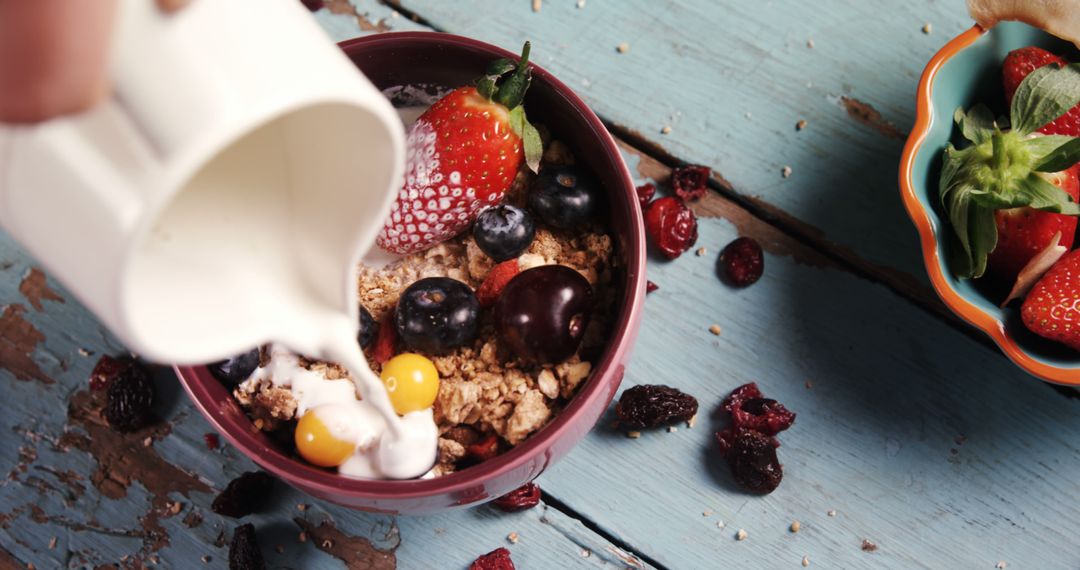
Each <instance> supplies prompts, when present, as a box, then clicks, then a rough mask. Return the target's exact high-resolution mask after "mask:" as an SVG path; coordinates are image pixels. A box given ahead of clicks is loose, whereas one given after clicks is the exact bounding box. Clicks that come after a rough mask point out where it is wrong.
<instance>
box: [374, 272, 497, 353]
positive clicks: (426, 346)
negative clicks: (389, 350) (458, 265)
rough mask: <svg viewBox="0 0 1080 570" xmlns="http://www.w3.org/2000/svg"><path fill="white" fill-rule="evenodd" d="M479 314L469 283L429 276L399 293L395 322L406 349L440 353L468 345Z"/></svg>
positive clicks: (478, 307)
mask: <svg viewBox="0 0 1080 570" xmlns="http://www.w3.org/2000/svg"><path fill="white" fill-rule="evenodd" d="M479 316H480V301H478V300H477V299H476V294H475V293H473V290H472V289H470V288H469V286H468V285H466V284H464V283H462V282H461V281H457V280H455V279H450V278H449V277H428V278H426V279H421V280H419V281H417V282H415V283H413V284H412V285H409V287H408V288H407V289H405V292H404V293H402V294H401V299H399V300H398V306H397V310H396V311H394V325H395V327H396V328H397V333H398V338H400V339H401V340H402V342H404V343H405V345H406V346H408V347H409V348H412V349H414V350H418V351H420V352H427V353H434V354H439V353H444V352H446V351H448V350H450V349H453V348H457V347H459V346H465V345H468V344H471V343H472V341H473V340H474V339H475V338H476V332H477V328H478V324H479Z"/></svg>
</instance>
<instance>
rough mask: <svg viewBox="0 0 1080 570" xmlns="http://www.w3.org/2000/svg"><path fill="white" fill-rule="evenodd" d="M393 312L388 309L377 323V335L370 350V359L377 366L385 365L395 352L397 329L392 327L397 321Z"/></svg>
mask: <svg viewBox="0 0 1080 570" xmlns="http://www.w3.org/2000/svg"><path fill="white" fill-rule="evenodd" d="M394 312H395V311H394V309H390V312H389V313H387V314H386V316H385V317H383V320H382V321H381V322H380V323H379V334H378V336H376V337H375V346H373V347H372V348H371V358H372V359H374V360H375V362H378V363H379V364H386V361H388V360H390V359H391V358H392V357H393V356H394V352H395V351H396V350H397V340H398V339H397V327H396V326H395V325H394V322H395V321H396V320H397V319H395V318H394Z"/></svg>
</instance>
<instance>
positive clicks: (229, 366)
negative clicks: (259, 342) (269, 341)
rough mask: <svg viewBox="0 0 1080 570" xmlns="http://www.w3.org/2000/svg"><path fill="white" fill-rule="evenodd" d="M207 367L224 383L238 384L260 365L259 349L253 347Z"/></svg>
mask: <svg viewBox="0 0 1080 570" xmlns="http://www.w3.org/2000/svg"><path fill="white" fill-rule="evenodd" d="M206 367H207V368H209V369H210V373H211V374H213V375H214V378H217V379H218V380H220V381H221V383H222V384H225V385H226V386H236V385H237V384H239V383H241V382H243V381H244V380H247V379H248V377H249V376H251V373H252V372H255V369H256V368H258V367H259V349H258V348H253V349H251V350H249V351H247V352H244V353H241V354H237V355H236V356H234V357H232V358H227V359H225V360H221V361H218V362H214V363H213V364H208V365H207V366H206Z"/></svg>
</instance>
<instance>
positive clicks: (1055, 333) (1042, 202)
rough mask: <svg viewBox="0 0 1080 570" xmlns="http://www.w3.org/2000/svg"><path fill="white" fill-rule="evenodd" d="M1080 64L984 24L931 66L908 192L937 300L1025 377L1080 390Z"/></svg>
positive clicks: (1037, 37) (1043, 36)
mask: <svg viewBox="0 0 1080 570" xmlns="http://www.w3.org/2000/svg"><path fill="white" fill-rule="evenodd" d="M1078 61H1080V54H1078V52H1077V49H1076V47H1075V46H1074V45H1073V44H1072V43H1070V42H1068V41H1065V40H1062V39H1060V38H1058V37H1055V36H1053V35H1051V34H1049V33H1047V32H1045V31H1043V30H1042V29H1040V28H1037V27H1034V26H1030V25H1027V24H1024V23H1019V22H1004V23H1000V24H997V25H995V26H994V27H992V28H989V29H987V28H984V27H982V26H979V25H976V26H974V27H972V28H971V29H969V30H967V31H966V32H964V33H962V34H961V35H959V36H957V37H956V38H954V39H953V40H951V41H950V42H949V43H948V44H946V45H945V47H943V48H942V49H941V50H940V51H939V52H938V53H937V54H936V55H935V56H934V57H933V58H932V59H931V60H930V62H929V63H928V64H927V66H926V69H925V70H924V72H923V75H922V79H921V80H920V83H919V88H918V100H917V116H916V122H915V126H914V127H913V129H912V132H911V135H910V136H909V138H908V141H907V144H906V146H905V148H904V153H903V157H902V159H901V167H900V189H901V194H902V197H903V200H904V203H905V206H906V208H907V211H908V214H909V215H910V217H911V219H912V221H913V222H914V223H915V226H916V228H917V229H918V231H919V236H920V240H921V246H922V252H923V257H924V261H925V264H926V269H927V273H928V274H929V276H930V280H931V283H932V284H933V286H934V288H935V290H936V291H937V293H938V295H939V296H940V297H941V299H942V301H944V302H945V304H946V305H947V306H948V307H949V308H950V309H951V310H952V311H953V312H954V313H956V314H957V315H958V316H960V317H961V318H963V319H964V320H966V321H967V322H968V323H970V324H972V325H974V326H976V327H978V328H979V329H981V330H982V331H983V332H985V333H986V334H988V335H989V336H990V337H992V338H993V339H994V341H995V342H996V343H997V344H998V345H999V346H1000V347H1001V349H1002V351H1004V352H1005V354H1006V355H1007V356H1008V357H1009V358H1010V359H1012V360H1013V361H1014V362H1015V363H1016V364H1017V365H1019V366H1020V367H1021V368H1023V369H1024V370H1026V371H1028V372H1029V373H1031V374H1033V375H1035V376H1037V377H1039V378H1041V379H1043V380H1046V381H1049V382H1053V383H1056V384H1063V385H1073V386H1080V251H1075V249H1074V248H1076V247H1077V246H1080V241H1078V240H1077V239H1076V231H1077V219H1078V217H1080V205H1078V197H1080V182H1078V173H1080V166H1078V164H1077V163H1078V162H1080V138H1077V137H1080V65H1078V64H1075V63H1072V62H1078Z"/></svg>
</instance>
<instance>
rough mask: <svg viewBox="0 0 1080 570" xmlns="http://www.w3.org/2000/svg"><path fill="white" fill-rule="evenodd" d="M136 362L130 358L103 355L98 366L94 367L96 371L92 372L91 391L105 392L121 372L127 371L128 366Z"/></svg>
mask: <svg viewBox="0 0 1080 570" xmlns="http://www.w3.org/2000/svg"><path fill="white" fill-rule="evenodd" d="M133 362H135V359H134V358H132V357H130V356H126V355H125V356H109V355H107V354H103V355H101V358H99V359H98V361H97V364H95V365H94V369H93V370H92V371H90V389H91V390H104V389H105V388H108V387H109V384H111V383H112V381H113V380H114V379H116V377H117V376H119V375H120V373H121V372H123V371H124V370H127V367H128V366H131V364H132V363H133Z"/></svg>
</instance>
